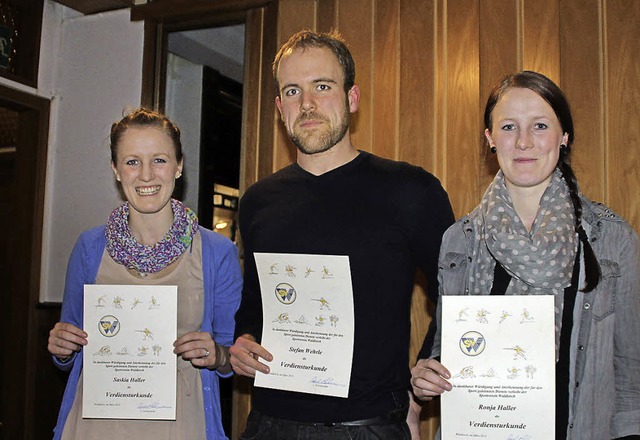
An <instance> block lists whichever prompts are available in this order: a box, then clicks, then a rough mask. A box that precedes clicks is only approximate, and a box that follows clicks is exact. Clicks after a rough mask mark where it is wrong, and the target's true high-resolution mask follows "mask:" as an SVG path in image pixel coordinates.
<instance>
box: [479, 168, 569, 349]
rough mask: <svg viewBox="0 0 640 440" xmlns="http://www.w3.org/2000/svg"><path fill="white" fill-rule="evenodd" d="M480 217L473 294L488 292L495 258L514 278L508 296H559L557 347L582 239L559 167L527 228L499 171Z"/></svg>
mask: <svg viewBox="0 0 640 440" xmlns="http://www.w3.org/2000/svg"><path fill="white" fill-rule="evenodd" d="M481 211H482V215H481V216H478V219H477V220H476V221H477V223H478V224H477V229H476V230H477V231H478V232H477V234H478V236H477V237H476V240H480V241H481V242H484V244H485V245H484V246H483V245H481V246H479V247H478V248H477V249H478V251H477V253H478V255H475V256H474V257H475V259H476V262H477V264H476V266H475V267H476V270H475V273H472V274H471V280H470V291H471V294H473V295H478V294H486V293H487V292H488V291H489V290H490V289H491V285H492V283H493V271H494V268H495V261H496V260H497V261H499V262H500V263H501V264H502V266H503V267H504V268H505V270H506V271H507V273H509V275H511V277H512V279H511V282H510V283H509V287H508V288H507V291H506V294H507V295H555V305H556V348H557V346H558V342H559V340H558V338H559V336H560V325H561V318H562V306H563V301H564V289H565V287H568V286H570V285H571V275H572V273H573V265H574V261H575V258H576V252H577V246H578V238H577V233H576V230H575V214H574V211H573V206H572V204H571V199H570V196H569V188H568V186H567V184H566V182H565V181H564V179H562V177H561V172H560V171H559V170H558V169H556V171H555V172H554V174H553V176H552V179H551V182H550V183H549V186H548V187H547V189H546V190H545V192H544V194H543V195H542V199H541V200H540V207H539V208H538V213H537V214H536V218H535V220H534V222H533V225H532V227H531V232H529V231H527V229H526V228H525V226H524V224H523V223H522V220H521V219H520V218H519V217H518V214H517V213H516V211H515V209H514V207H513V203H512V201H511V197H510V196H509V192H508V191H507V187H506V185H505V181H504V175H503V174H502V171H499V172H498V174H497V175H496V177H495V178H494V179H493V182H492V183H491V185H489V187H488V188H487V191H486V192H485V194H484V196H483V198H482V203H481Z"/></svg>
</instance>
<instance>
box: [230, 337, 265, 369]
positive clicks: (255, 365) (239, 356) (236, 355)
mask: <svg viewBox="0 0 640 440" xmlns="http://www.w3.org/2000/svg"><path fill="white" fill-rule="evenodd" d="M229 354H230V355H231V367H232V368H233V371H235V373H236V374H239V375H241V376H247V377H256V371H260V372H262V373H264V374H269V367H268V366H267V365H266V364H263V363H262V362H260V361H259V360H258V358H262V359H264V360H266V361H268V362H271V361H272V360H273V356H272V355H271V353H269V352H268V351H267V350H266V349H265V348H264V347H263V346H262V345H260V344H258V343H257V342H256V339H255V338H254V337H253V336H251V335H249V334H245V335H242V336H239V337H238V339H236V343H235V344H233V346H232V347H231V348H230V349H229Z"/></svg>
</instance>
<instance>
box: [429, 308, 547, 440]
mask: <svg viewBox="0 0 640 440" xmlns="http://www.w3.org/2000/svg"><path fill="white" fill-rule="evenodd" d="M554 316H555V315H554V299H553V296H551V295H539V296H536V295H531V296H528V295H508V296H502V295H500V296H444V297H442V364H443V365H444V366H445V367H447V369H448V370H449V371H450V372H451V375H452V378H451V380H450V382H451V384H452V385H453V390H452V391H450V392H445V393H444V394H443V395H442V400H441V410H442V413H441V430H442V438H443V439H446V440H451V439H490V440H537V439H545V440H546V439H552V438H554V436H555V423H554V420H555V396H556V394H555V320H554Z"/></svg>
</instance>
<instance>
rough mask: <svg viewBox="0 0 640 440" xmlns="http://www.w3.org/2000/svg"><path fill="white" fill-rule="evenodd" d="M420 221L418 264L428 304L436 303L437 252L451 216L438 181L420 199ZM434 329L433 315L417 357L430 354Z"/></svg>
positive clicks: (435, 327) (450, 209)
mask: <svg viewBox="0 0 640 440" xmlns="http://www.w3.org/2000/svg"><path fill="white" fill-rule="evenodd" d="M419 213H420V224H419V225H418V231H417V234H416V236H417V239H416V240H415V242H416V244H417V248H416V253H417V255H418V265H419V267H420V269H421V270H422V272H423V273H424V274H425V276H426V278H427V292H428V296H429V299H430V301H431V303H432V304H433V305H434V306H436V307H437V304H438V286H439V283H438V255H439V252H440V245H441V243H442V236H443V234H444V233H445V231H446V230H447V229H448V228H449V227H450V226H451V225H452V224H453V222H454V220H455V219H454V215H453V209H452V208H451V203H450V201H449V196H448V195H447V193H446V191H445V190H444V188H443V187H442V185H441V184H440V182H439V181H437V179H435V182H434V183H433V184H432V185H431V186H430V187H429V191H428V192H427V193H426V194H425V196H424V199H423V200H422V209H421V210H420V211H419ZM436 331H437V324H436V319H435V317H433V319H432V320H431V323H430V325H429V330H428V332H427V334H426V336H425V338H424V341H423V343H422V348H421V349H420V352H419V353H418V359H424V358H428V357H430V356H431V350H432V348H433V344H434V339H435V335H436Z"/></svg>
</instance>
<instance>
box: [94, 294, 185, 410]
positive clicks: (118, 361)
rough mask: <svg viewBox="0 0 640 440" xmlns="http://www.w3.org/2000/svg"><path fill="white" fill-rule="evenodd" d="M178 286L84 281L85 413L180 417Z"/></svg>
mask: <svg viewBox="0 0 640 440" xmlns="http://www.w3.org/2000/svg"><path fill="white" fill-rule="evenodd" d="M177 299H178V287H177V286H116V285H85V286H84V331H86V332H87V333H88V335H89V336H88V338H87V339H88V341H89V344H88V345H87V346H86V347H84V349H83V376H84V382H83V395H82V399H83V400H82V417H84V418H113V419H163V420H175V418H176V355H175V354H173V342H174V341H175V340H176V331H177V330H176V329H177Z"/></svg>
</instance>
